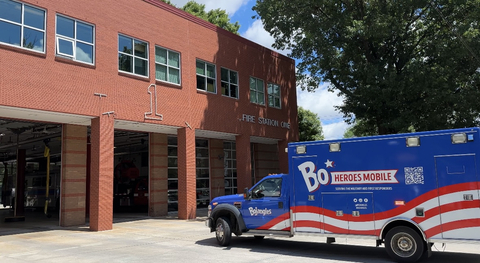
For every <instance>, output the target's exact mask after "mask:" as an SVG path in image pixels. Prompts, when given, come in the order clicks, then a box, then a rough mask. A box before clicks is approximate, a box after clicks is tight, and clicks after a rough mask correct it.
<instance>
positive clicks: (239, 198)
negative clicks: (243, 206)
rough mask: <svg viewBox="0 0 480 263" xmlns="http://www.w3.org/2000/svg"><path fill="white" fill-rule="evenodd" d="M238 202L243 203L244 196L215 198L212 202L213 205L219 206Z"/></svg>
mask: <svg viewBox="0 0 480 263" xmlns="http://www.w3.org/2000/svg"><path fill="white" fill-rule="evenodd" d="M238 201H243V194H236V195H225V196H219V197H215V198H213V200H212V202H211V203H212V204H213V203H218V204H225V203H233V202H238Z"/></svg>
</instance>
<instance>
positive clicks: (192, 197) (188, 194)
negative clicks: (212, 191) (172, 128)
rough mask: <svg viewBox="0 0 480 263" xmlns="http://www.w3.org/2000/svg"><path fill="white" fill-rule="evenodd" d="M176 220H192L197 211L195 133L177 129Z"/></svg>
mask: <svg viewBox="0 0 480 263" xmlns="http://www.w3.org/2000/svg"><path fill="white" fill-rule="evenodd" d="M177 133H178V218H179V219H194V218H195V217H196V212H197V211H196V210H197V196H196V185H197V180H196V160H195V131H194V130H192V129H189V128H182V129H178V131H177Z"/></svg>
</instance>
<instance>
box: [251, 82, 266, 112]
mask: <svg viewBox="0 0 480 263" xmlns="http://www.w3.org/2000/svg"><path fill="white" fill-rule="evenodd" d="M250 102H253V103H258V104H262V105H265V90H264V87H263V80H261V79H257V78H254V77H250Z"/></svg>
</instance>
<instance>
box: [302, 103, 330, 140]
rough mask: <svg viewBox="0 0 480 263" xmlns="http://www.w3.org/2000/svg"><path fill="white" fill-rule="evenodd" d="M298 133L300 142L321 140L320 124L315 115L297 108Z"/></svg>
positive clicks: (322, 137)
mask: <svg viewBox="0 0 480 263" xmlns="http://www.w3.org/2000/svg"><path fill="white" fill-rule="evenodd" d="M298 131H299V133H300V134H299V139H300V141H318V140H323V139H324V136H323V130H322V123H321V122H320V119H319V118H318V116H317V114H315V113H313V112H311V111H309V110H306V109H304V108H302V107H298Z"/></svg>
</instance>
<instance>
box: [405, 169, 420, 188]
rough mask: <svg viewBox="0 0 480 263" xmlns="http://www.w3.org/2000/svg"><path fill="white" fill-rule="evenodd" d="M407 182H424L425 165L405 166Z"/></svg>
mask: <svg viewBox="0 0 480 263" xmlns="http://www.w3.org/2000/svg"><path fill="white" fill-rule="evenodd" d="M404 170H405V184H423V167H405V168H404Z"/></svg>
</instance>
